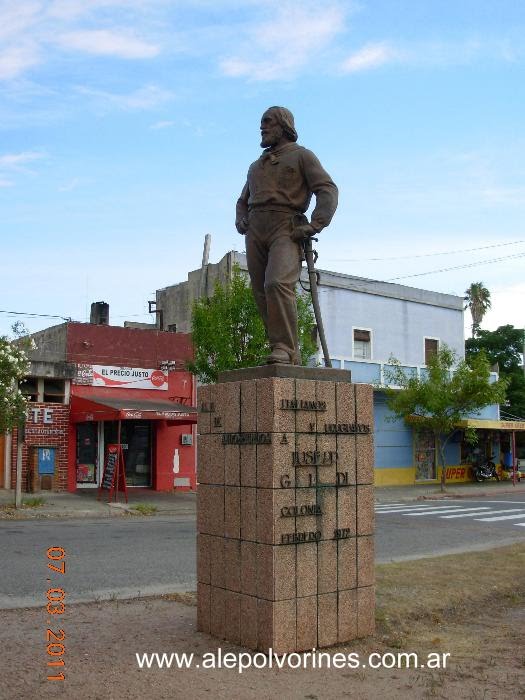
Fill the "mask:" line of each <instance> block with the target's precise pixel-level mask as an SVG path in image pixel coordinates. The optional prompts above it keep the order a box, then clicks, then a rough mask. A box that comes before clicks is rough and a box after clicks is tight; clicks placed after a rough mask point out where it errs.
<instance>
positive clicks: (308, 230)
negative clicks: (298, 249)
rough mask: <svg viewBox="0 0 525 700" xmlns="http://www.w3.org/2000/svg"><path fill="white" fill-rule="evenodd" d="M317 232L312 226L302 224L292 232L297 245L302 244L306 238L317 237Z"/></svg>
mask: <svg viewBox="0 0 525 700" xmlns="http://www.w3.org/2000/svg"><path fill="white" fill-rule="evenodd" d="M315 234H316V231H315V229H314V228H313V226H312V225H311V224H301V225H300V226H296V227H295V228H294V229H293V231H292V238H293V240H294V241H297V243H301V241H304V239H305V238H310V236H315Z"/></svg>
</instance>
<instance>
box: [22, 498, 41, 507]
mask: <svg viewBox="0 0 525 700" xmlns="http://www.w3.org/2000/svg"><path fill="white" fill-rule="evenodd" d="M45 502H46V499H45V498H42V497H41V496H35V497H34V498H24V500H23V501H22V505H23V507H24V508H39V507H40V506H43V505H44V503H45Z"/></svg>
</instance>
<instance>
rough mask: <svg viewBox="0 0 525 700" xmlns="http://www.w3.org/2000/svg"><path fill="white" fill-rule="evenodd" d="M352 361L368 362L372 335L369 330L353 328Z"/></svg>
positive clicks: (370, 353) (370, 355)
mask: <svg viewBox="0 0 525 700" xmlns="http://www.w3.org/2000/svg"><path fill="white" fill-rule="evenodd" d="M353 341H354V360H370V358H371V357H372V333H371V331H370V330H369V329H364V328H354V338H353Z"/></svg>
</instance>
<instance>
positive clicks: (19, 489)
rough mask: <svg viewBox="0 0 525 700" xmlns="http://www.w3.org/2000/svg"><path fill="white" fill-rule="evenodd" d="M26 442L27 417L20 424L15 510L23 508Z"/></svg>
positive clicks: (17, 440)
mask: <svg viewBox="0 0 525 700" xmlns="http://www.w3.org/2000/svg"><path fill="white" fill-rule="evenodd" d="M25 441H26V420H25V416H24V418H22V420H21V421H20V423H19V424H18V431H17V438H16V442H17V450H16V479H15V508H21V507H22V450H23V447H24V443H25Z"/></svg>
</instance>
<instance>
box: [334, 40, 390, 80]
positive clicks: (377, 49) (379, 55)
mask: <svg viewBox="0 0 525 700" xmlns="http://www.w3.org/2000/svg"><path fill="white" fill-rule="evenodd" d="M400 57H401V54H400V52H399V51H397V50H395V49H394V48H392V47H391V46H390V45H389V44H388V43H386V42H381V43H376V44H367V45H366V46H363V48H361V49H359V51H356V52H355V53H353V54H352V55H351V56H349V57H348V58H347V59H346V61H344V63H343V65H342V69H343V72H345V73H357V72H359V71H362V70H369V69H370V68H378V67H379V66H382V65H385V64H386V63H391V62H392V61H396V60H399V59H400Z"/></svg>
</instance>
